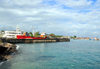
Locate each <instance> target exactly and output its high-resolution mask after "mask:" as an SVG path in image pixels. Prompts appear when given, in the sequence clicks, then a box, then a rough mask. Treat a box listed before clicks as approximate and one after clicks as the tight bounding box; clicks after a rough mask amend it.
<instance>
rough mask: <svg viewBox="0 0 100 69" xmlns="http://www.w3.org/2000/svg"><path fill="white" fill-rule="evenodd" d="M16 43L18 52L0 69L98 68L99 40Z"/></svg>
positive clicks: (99, 66) (99, 64) (99, 67)
mask: <svg viewBox="0 0 100 69" xmlns="http://www.w3.org/2000/svg"><path fill="white" fill-rule="evenodd" d="M17 45H19V46H20V49H19V50H18V53H17V54H16V55H15V56H14V57H13V58H12V59H11V60H9V61H7V62H5V63H3V64H2V65H0V69H100V41H92V40H71V42H57V43H32V44H17Z"/></svg>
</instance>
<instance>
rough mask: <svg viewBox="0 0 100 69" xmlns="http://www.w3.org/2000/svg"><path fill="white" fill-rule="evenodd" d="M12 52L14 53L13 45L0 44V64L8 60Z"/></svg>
mask: <svg viewBox="0 0 100 69" xmlns="http://www.w3.org/2000/svg"><path fill="white" fill-rule="evenodd" d="M14 52H16V45H15V44H10V43H0V62H2V61H6V60H8V59H10V58H11V54H12V53H14Z"/></svg>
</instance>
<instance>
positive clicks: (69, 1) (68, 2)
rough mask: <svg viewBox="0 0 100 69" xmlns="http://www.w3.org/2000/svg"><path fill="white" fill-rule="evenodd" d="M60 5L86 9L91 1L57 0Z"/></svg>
mask: <svg viewBox="0 0 100 69" xmlns="http://www.w3.org/2000/svg"><path fill="white" fill-rule="evenodd" d="M57 1H58V2H59V3H60V4H63V5H65V6H68V7H88V6H90V5H91V4H92V3H93V1H92V0H57Z"/></svg>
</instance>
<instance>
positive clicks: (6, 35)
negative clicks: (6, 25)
mask: <svg viewBox="0 0 100 69" xmlns="http://www.w3.org/2000/svg"><path fill="white" fill-rule="evenodd" d="M17 35H23V31H21V30H20V29H19V27H17V28H16V30H14V31H5V32H4V35H3V37H4V38H16V36H17Z"/></svg>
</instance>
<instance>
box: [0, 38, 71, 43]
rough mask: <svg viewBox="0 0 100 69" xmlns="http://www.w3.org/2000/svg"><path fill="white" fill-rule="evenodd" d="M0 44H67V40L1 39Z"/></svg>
mask: <svg viewBox="0 0 100 69" xmlns="http://www.w3.org/2000/svg"><path fill="white" fill-rule="evenodd" d="M1 41H2V42H8V43H47V42H68V41H70V39H68V38H48V39H11V38H9V39H8V38H1Z"/></svg>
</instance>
